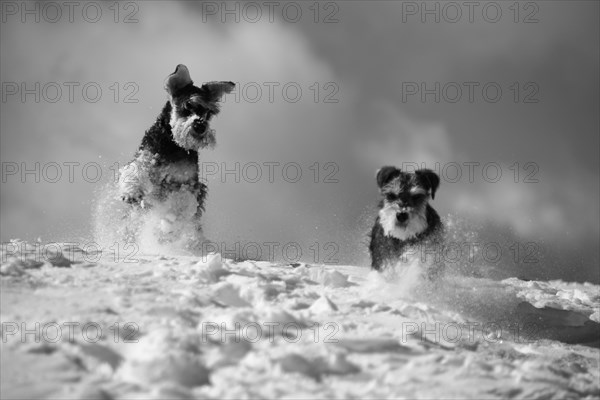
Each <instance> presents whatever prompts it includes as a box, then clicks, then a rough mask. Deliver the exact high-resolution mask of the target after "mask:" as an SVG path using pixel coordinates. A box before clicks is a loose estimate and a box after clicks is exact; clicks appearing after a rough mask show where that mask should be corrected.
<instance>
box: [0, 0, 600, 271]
mask: <svg viewBox="0 0 600 400" xmlns="http://www.w3.org/2000/svg"><path fill="white" fill-rule="evenodd" d="M9 3H10V2H9ZM11 4H13V5H14V7H16V9H15V8H10V7H9V6H7V5H6V4H4V3H3V5H2V6H3V7H4V8H3V15H2V18H3V19H2V21H1V23H0V36H1V37H0V45H1V48H0V67H1V68H0V76H1V81H2V99H1V100H2V102H1V103H0V106H1V110H0V117H1V118H0V144H1V146H0V148H1V149H0V158H1V161H2V181H1V188H0V215H1V217H0V228H1V229H0V236H1V239H2V240H3V241H6V240H9V239H11V238H22V239H28V240H33V239H36V238H38V237H39V238H41V239H42V241H58V240H72V241H80V242H81V241H90V240H93V238H92V237H91V228H92V224H93V220H92V219H93V218H92V212H91V210H93V208H94V204H95V202H97V199H98V198H100V197H101V192H102V191H106V190H107V189H106V186H104V185H106V184H109V183H110V182H111V181H112V180H113V179H114V172H115V168H116V166H118V165H123V164H124V163H126V162H128V161H129V160H131V158H132V156H133V153H134V152H135V150H136V148H137V146H138V145H139V143H140V141H141V138H142V136H143V133H144V131H145V130H146V129H147V128H148V127H149V126H150V125H151V124H152V123H153V122H154V120H155V118H156V116H157V115H158V113H159V111H160V109H161V108H162V106H163V105H164V102H165V101H166V93H165V92H164V90H163V81H164V79H165V78H166V76H167V75H168V74H169V73H171V72H172V71H173V70H174V67H175V66H176V65H177V64H179V63H183V64H186V65H187V66H188V68H189V70H190V73H191V76H192V79H193V80H194V81H195V83H196V84H199V83H202V82H205V81H213V80H231V81H234V82H236V83H238V86H237V89H236V91H235V92H234V93H232V94H230V95H227V96H226V98H225V99H224V104H223V106H222V113H221V114H220V115H219V116H218V118H217V119H216V120H215V123H214V125H213V127H214V128H215V129H216V131H217V146H216V148H215V149H214V150H206V151H203V152H202V153H201V160H202V162H203V163H204V164H203V165H204V168H209V169H206V171H215V169H214V168H217V169H216V171H217V173H216V174H214V175H212V174H211V175H208V174H207V179H208V184H209V198H208V201H207V210H206V213H205V215H204V217H203V226H204V232H205V234H206V236H207V237H208V238H210V240H211V241H214V242H215V243H217V244H218V245H219V247H221V248H222V249H224V250H226V249H235V248H236V247H235V246H236V243H237V245H238V246H240V247H243V246H244V245H248V244H249V243H255V244H258V247H259V248H260V249H261V250H262V251H267V250H268V249H269V246H268V245H265V243H277V245H275V247H276V250H275V251H274V257H275V258H277V259H278V260H282V261H286V260H287V261H289V260H290V259H294V260H295V258H297V257H296V256H295V254H293V253H294V251H296V250H298V249H300V251H301V253H302V257H301V259H302V260H303V261H313V262H321V263H323V262H326V263H341V264H358V265H363V264H364V265H368V252H367V247H366V245H367V243H368V237H367V234H368V232H369V229H370V226H371V224H372V223H373V220H374V216H375V215H376V210H377V208H376V206H377V202H378V192H377V187H376V184H375V179H374V177H375V172H376V170H377V169H378V168H380V167H381V166H383V165H397V166H399V167H400V166H401V167H404V168H405V169H406V168H408V169H410V168H414V166H415V165H417V166H426V167H428V168H432V169H434V170H436V171H437V172H438V173H440V175H441V177H442V183H441V186H440V189H439V191H438V193H437V195H436V198H435V200H433V201H432V205H433V206H434V207H435V208H436V209H437V210H438V212H439V213H440V215H442V216H443V217H444V218H446V219H447V221H448V222H449V226H452V228H451V229H453V230H459V231H460V230H463V231H464V230H469V231H472V232H474V233H476V234H477V235H478V237H480V238H482V240H483V238H485V240H488V241H492V242H496V241H497V242H498V243H500V242H501V243H503V246H508V247H510V245H511V243H516V244H517V245H518V246H517V247H518V248H522V249H523V250H524V251H525V252H526V249H527V248H530V247H527V246H529V245H530V244H532V243H533V244H534V246H533V248H535V249H536V252H537V251H538V250H539V253H536V254H539V260H538V261H539V262H537V263H534V264H533V265H532V264H529V265H524V264H523V263H516V264H515V263H513V264H514V265H512V264H511V263H504V264H502V263H501V264H502V265H500V266H498V265H496V267H497V268H496V269H497V270H498V269H502V268H505V271H501V272H502V273H500V275H503V274H504V275H511V274H513V275H514V274H517V275H519V274H521V275H523V276H526V277H528V276H533V277H544V278H549V279H553V278H562V279H575V280H590V281H594V282H598V281H600V276H599V273H600V267H599V257H598V243H599V241H600V240H599V238H600V233H599V232H600V211H599V207H598V205H599V204H600V193H599V183H598V181H599V179H598V175H599V174H598V172H599V167H600V165H599V151H600V146H599V132H600V131H599V120H598V109H600V107H599V106H600V101H599V96H598V88H599V82H598V79H599V78H598V76H599V74H598V70H599V53H598V52H599V49H600V46H599V43H598V42H599V37H600V35H599V19H598V14H599V5H598V3H597V2H589V1H569V2H567V1H537V2H529V3H521V4H520V5H519V7H518V9H515V8H514V5H513V6H512V8H511V4H513V3H512V2H480V3H478V4H479V5H478V6H476V7H475V8H474V9H473V10H472V14H471V15H470V13H469V9H468V8H466V7H465V6H464V5H461V4H462V3H461V2H451V5H450V6H448V5H447V3H442V2H388V1H381V2H379V1H370V2H367V1H349V2H324V3H318V4H317V5H318V7H316V6H315V3H313V2H290V3H285V2H280V3H278V4H279V5H278V6H276V7H275V6H274V8H273V9H272V10H270V9H269V6H267V5H265V4H264V3H262V2H253V3H251V4H250V5H247V3H243V2H227V3H223V2H195V1H189V2H163V1H151V2H121V3H118V7H115V5H114V4H113V3H101V2H81V3H80V5H79V6H77V8H75V9H74V10H73V14H72V22H71V20H70V16H69V15H68V14H69V13H68V9H67V6H66V5H65V4H64V2H56V3H55V4H57V5H58V6H60V7H61V10H60V13H61V14H60V15H59V14H57V13H56V12H57V10H56V9H53V8H52V6H44V5H43V3H37V5H36V3H33V2H27V3H20V2H17V3H11ZM15 4H16V5H15ZM23 4H26V5H23ZM111 4H113V5H112V6H111ZM224 4H226V5H224ZM6 7H9V8H6ZM23 7H30V8H27V9H26V10H23ZM36 7H37V8H36ZM436 7H437V9H436ZM98 9H101V10H102V12H101V14H95V11H97V10H98ZM27 10H34V11H33V12H34V13H35V12H36V11H35V10H39V13H40V14H39V21H36V20H35V17H36V15H35V14H32V13H29V14H28V13H26V12H24V11H27ZM84 10H85V11H84ZM117 10H118V13H117V12H116V11H117ZM436 10H437V11H436ZM270 11H271V12H270ZM259 12H260V14H259ZM236 18H237V21H236ZM436 18H437V20H436ZM96 19H97V21H96V22H94V21H95V20H96ZM53 21H55V22H53ZM115 21H116V22H115ZM126 21H127V22H126ZM36 83H39V89H36V86H35V85H36ZM57 88H59V89H58V90H60V92H59V91H58V90H57ZM70 88H72V92H71V93H69V89H70ZM98 88H99V89H100V90H101V94H99V92H98ZM36 95H38V97H39V101H38V102H36ZM36 163H39V167H36ZM65 163H66V164H65ZM57 166H58V167H57ZM257 166H258V167H257ZM36 168H38V171H39V173H38V175H39V176H36V173H35V172H33V173H29V174H27V173H26V171H27V170H29V171H31V170H33V171H35V170H36ZM69 168H71V169H69ZM210 168H213V169H210ZM236 168H238V172H237V173H236V172H230V173H228V174H227V173H225V174H224V175H221V174H220V173H221V172H227V171H236ZM271 168H272V169H271ZM57 171H60V172H61V175H60V177H59V176H57V175H56V172H57ZM69 172H72V177H70V176H69ZM98 172H99V173H100V174H101V176H99V177H98V179H96V175H97V173H98ZM258 172H260V176H259V175H257V173H258ZM270 173H271V176H270ZM298 173H301V176H299V175H298ZM36 178H38V180H39V181H38V182H36ZM70 178H71V179H70ZM453 221H467V222H461V223H458V225H457V224H454V223H453ZM456 226H458V227H456ZM463 233H464V232H463ZM503 248H504V249H505V250H506V248H505V247H503ZM284 249H285V250H284ZM290 249H291V251H292V254H290V253H289V252H288V253H286V251H288V250H290ZM234 251H235V250H234ZM505 258H506V257H505ZM505 264H506V265H505ZM508 264H511V265H508Z"/></svg>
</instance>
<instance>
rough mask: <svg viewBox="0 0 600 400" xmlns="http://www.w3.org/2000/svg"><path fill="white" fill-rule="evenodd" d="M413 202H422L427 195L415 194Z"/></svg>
mask: <svg viewBox="0 0 600 400" xmlns="http://www.w3.org/2000/svg"><path fill="white" fill-rule="evenodd" d="M412 199H413V201H422V200H423V199H425V195H424V194H415V195H413V196H412Z"/></svg>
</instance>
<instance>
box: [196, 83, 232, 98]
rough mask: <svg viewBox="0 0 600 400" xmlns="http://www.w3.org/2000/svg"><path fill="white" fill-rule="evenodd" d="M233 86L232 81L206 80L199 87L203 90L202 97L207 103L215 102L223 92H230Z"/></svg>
mask: <svg viewBox="0 0 600 400" xmlns="http://www.w3.org/2000/svg"><path fill="white" fill-rule="evenodd" d="M234 87H235V83H233V82H227V81H221V82H207V83H205V84H204V85H202V87H201V88H200V90H202V92H203V93H202V99H203V100H204V101H205V102H206V103H208V104H211V103H216V102H218V101H220V100H221V97H223V95H224V94H226V93H231V91H232V90H233V88H234Z"/></svg>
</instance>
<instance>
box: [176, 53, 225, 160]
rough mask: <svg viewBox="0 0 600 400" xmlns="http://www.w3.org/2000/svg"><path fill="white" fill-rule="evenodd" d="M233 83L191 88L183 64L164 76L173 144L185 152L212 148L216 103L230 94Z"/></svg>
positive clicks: (208, 84)
mask: <svg viewBox="0 0 600 400" xmlns="http://www.w3.org/2000/svg"><path fill="white" fill-rule="evenodd" d="M234 87H235V84H234V83H233V82H208V83H205V84H204V85H202V86H201V87H197V86H194V82H192V79H191V78H190V72H189V71H188V69H187V67H186V66H185V65H183V64H179V65H178V66H177V68H175V72H173V73H172V74H171V75H169V76H168V77H167V80H166V81H165V90H166V91H167V93H168V94H169V101H170V102H171V121H170V124H171V129H172V131H173V139H174V140H175V142H176V143H177V144H178V145H179V146H181V147H183V148H184V149H187V150H199V149H201V148H204V147H207V146H214V144H215V132H214V130H213V129H211V128H210V125H209V122H210V120H211V118H212V117H213V116H215V115H217V114H218V113H219V101H220V100H221V97H223V95H224V94H225V93H230V92H231V91H232V90H233V88H234Z"/></svg>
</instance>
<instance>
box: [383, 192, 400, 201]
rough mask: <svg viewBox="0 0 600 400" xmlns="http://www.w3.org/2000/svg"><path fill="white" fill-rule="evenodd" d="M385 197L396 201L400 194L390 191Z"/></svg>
mask: <svg viewBox="0 0 600 400" xmlns="http://www.w3.org/2000/svg"><path fill="white" fill-rule="evenodd" d="M385 198H386V199H387V201H396V200H398V195H397V194H394V193H388V194H386V195H385Z"/></svg>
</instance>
